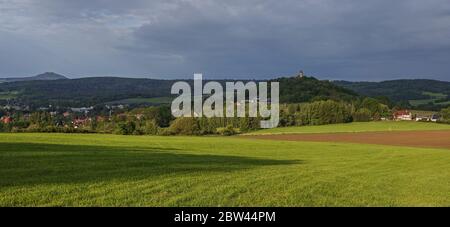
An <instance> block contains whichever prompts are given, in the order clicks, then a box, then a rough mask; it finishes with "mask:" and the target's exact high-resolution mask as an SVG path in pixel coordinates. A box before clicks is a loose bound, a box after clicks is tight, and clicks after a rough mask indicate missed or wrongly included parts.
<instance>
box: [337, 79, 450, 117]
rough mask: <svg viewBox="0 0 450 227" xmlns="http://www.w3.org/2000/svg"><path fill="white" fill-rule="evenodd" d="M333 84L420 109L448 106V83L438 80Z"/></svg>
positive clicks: (344, 82)
mask: <svg viewBox="0 0 450 227" xmlns="http://www.w3.org/2000/svg"><path fill="white" fill-rule="evenodd" d="M333 83H334V84H336V85H338V86H341V87H344V88H347V89H350V90H353V91H355V92H357V93H358V94H361V95H364V96H371V97H380V96H385V97H388V98H389V99H390V100H391V101H394V102H403V103H409V104H410V105H412V106H413V107H423V108H422V109H433V107H432V106H436V108H434V109H437V110H438V109H440V107H442V106H447V105H450V99H449V98H450V82H447V81H438V80H425V79H413V80H390V81H382V82H349V81H334V82H333Z"/></svg>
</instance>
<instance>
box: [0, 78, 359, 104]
mask: <svg viewBox="0 0 450 227" xmlns="http://www.w3.org/2000/svg"><path fill="white" fill-rule="evenodd" d="M275 81H278V82H280V101H281V102H284V103H294V102H295V103H297V102H309V101H313V100H324V99H335V100H350V99H352V98H355V97H357V96H358V95H357V94H356V93H355V92H353V91H351V90H348V89H345V88H341V87H339V86H336V85H334V84H333V83H331V82H329V81H320V80H317V79H315V78H312V77H302V78H300V77H295V78H280V79H276V80H275ZM175 82H176V81H175V80H154V79H133V78H118V77H90V78H81V79H67V80H50V81H49V80H47V81H42V80H36V81H17V82H11V83H1V84H0V104H1V100H2V99H1V97H2V96H3V97H7V101H8V102H10V103H11V102H12V101H14V102H15V103H20V104H24V105H30V106H34V107H39V106H47V105H49V104H51V105H54V106H71V107H80V106H92V105H97V104H102V103H116V101H118V100H127V99H134V98H155V97H168V96H171V94H170V90H171V87H172V84H173V83H175ZM187 82H189V83H191V84H192V82H193V81H192V80H187ZM219 82H220V83H222V84H224V83H225V81H219ZM4 100H5V99H4ZM5 102H6V101H5Z"/></svg>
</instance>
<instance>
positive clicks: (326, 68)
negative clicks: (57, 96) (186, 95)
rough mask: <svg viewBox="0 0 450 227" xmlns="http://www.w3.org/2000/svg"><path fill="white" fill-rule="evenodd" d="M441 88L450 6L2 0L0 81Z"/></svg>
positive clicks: (449, 61) (442, 0) (435, 0)
mask: <svg viewBox="0 0 450 227" xmlns="http://www.w3.org/2000/svg"><path fill="white" fill-rule="evenodd" d="M299 70H304V71H305V74H306V75H309V76H315V77H318V78H320V79H330V80H353V81H380V80H390V79H398V78H426V79H439V80H446V81H450V1H448V0H427V1H424V0H395V1H392V0H267V1H265V0H245V1H242V0H227V1H223V0H217V1H213V0H178V1H176V0H127V1H123V0H77V1H74V0H39V1H36V0H0V77H16V76H32V75H36V74H39V73H42V72H47V71H53V72H57V73H60V74H63V75H66V76H68V77H70V78H78V77H88V76H122V77H142V78H163V79H176V78H193V73H203V74H204V77H205V78H207V79H218V78H222V79H227V78H230V79H231V78H233V79H267V78H274V77H279V76H290V75H293V74H295V73H297V72H298V71H299Z"/></svg>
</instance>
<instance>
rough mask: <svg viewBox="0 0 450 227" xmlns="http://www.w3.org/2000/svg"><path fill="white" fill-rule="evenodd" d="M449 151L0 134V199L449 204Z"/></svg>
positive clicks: (12, 202)
mask: <svg viewBox="0 0 450 227" xmlns="http://www.w3.org/2000/svg"><path fill="white" fill-rule="evenodd" d="M367 124H368V125H367V127H370V126H373V125H372V124H371V123H367ZM409 127H412V126H409ZM417 127H419V126H417ZM420 127H423V126H420ZM442 139H443V140H445V139H447V138H442ZM449 151H450V150H449V149H446V148H418V147H407V146H385V145H371V144H355V143H336V142H304V141H276V140H260V139H251V138H248V137H241V136H238V137H156V136H115V135H100V134H95V135H82V134H39V133H36V134H1V136H0V166H1V167H0V206H449V205H450V196H449V194H448V192H449V191H450V183H449V181H448V179H450V152H449Z"/></svg>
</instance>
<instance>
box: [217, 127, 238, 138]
mask: <svg viewBox="0 0 450 227" xmlns="http://www.w3.org/2000/svg"><path fill="white" fill-rule="evenodd" d="M216 132H217V134H220V135H222V136H232V135H236V134H238V133H240V130H239V129H238V128H234V127H233V125H228V126H227V127H225V128H217V130H216Z"/></svg>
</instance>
